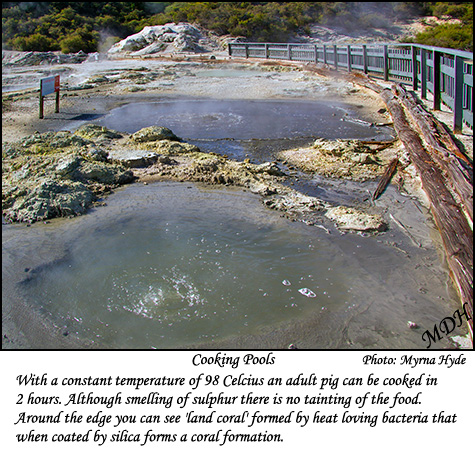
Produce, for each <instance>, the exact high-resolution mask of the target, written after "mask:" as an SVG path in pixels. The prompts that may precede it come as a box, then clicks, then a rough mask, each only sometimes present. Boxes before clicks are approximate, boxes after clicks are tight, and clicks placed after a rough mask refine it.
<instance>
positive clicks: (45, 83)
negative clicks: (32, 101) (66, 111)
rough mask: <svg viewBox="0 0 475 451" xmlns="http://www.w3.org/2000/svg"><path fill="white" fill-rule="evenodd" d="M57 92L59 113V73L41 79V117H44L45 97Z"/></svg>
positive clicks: (57, 111) (57, 110)
mask: <svg viewBox="0 0 475 451" xmlns="http://www.w3.org/2000/svg"><path fill="white" fill-rule="evenodd" d="M54 92H55V93H56V110H55V112H56V113H59V75H55V76H54V77H48V78H42V79H41V80H40V119H43V117H44V116H43V109H44V105H43V102H44V97H45V96H47V95H48V94H53V93H54Z"/></svg>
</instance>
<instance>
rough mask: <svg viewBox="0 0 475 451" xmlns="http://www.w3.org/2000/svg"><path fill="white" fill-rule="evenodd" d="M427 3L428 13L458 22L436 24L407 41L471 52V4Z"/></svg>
mask: <svg viewBox="0 0 475 451" xmlns="http://www.w3.org/2000/svg"><path fill="white" fill-rule="evenodd" d="M427 5H429V6H428V12H429V13H430V15H434V16H436V17H438V18H444V17H450V18H453V19H457V21H458V22H456V23H447V24H441V25H436V26H434V27H432V28H429V29H428V30H426V31H424V32H423V33H419V34H418V35H417V36H415V37H414V38H413V39H411V40H410V41H409V42H414V43H416V44H424V45H432V46H436V47H446V48H453V49H459V50H467V51H470V52H473V4H472V3H445V2H435V3H429V4H427Z"/></svg>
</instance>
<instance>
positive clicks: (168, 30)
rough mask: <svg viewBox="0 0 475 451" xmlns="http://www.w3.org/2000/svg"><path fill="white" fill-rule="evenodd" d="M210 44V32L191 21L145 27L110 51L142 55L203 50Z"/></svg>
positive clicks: (112, 52)
mask: <svg viewBox="0 0 475 451" xmlns="http://www.w3.org/2000/svg"><path fill="white" fill-rule="evenodd" d="M209 45H210V38H209V36H208V34H207V33H206V32H205V31H204V30H202V29H200V28H199V27H197V26H195V25H191V24H189V23H178V24H175V23H168V24H166V25H156V26H149V27H145V28H144V29H143V30H142V31H141V32H140V33H136V34H133V35H131V36H128V37H127V38H125V39H123V40H122V41H120V42H118V43H117V44H115V45H113V46H112V47H111V48H110V50H109V52H108V53H109V55H115V54H120V53H128V54H129V55H131V56H140V55H151V54H154V53H159V52H165V53H172V52H203V51H205V47H206V48H208V47H209ZM216 46H217V44H216Z"/></svg>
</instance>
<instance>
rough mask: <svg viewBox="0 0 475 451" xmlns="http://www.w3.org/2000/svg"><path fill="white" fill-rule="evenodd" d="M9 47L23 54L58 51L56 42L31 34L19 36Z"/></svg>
mask: <svg viewBox="0 0 475 451" xmlns="http://www.w3.org/2000/svg"><path fill="white" fill-rule="evenodd" d="M11 46H12V47H13V48H14V49H16V50H21V51H23V52H30V51H36V52H48V51H51V50H59V48H58V45H57V44H56V42H55V41H54V40H53V39H51V38H48V37H46V36H43V35H41V34H37V33H36V34H32V35H31V36H26V37H25V36H19V37H17V38H15V39H13V40H12V41H11Z"/></svg>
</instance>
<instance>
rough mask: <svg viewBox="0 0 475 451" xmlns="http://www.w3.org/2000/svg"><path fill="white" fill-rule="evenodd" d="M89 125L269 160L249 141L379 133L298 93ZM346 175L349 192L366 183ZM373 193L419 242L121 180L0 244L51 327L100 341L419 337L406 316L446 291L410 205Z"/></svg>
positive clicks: (429, 309) (382, 132) (156, 343)
mask: <svg viewBox="0 0 475 451" xmlns="http://www.w3.org/2000/svg"><path fill="white" fill-rule="evenodd" d="M97 123H100V124H102V125H105V126H107V127H109V128H112V129H116V130H119V131H125V132H129V133H131V132H134V131H136V130H138V129H140V128H143V127H146V126H149V125H162V126H166V127H169V128H171V129H172V130H173V131H174V132H175V134H177V135H178V136H180V137H182V138H183V139H184V140H185V141H187V142H192V143H195V144H197V145H198V146H199V147H201V148H202V149H203V150H206V151H215V152H220V153H225V154H227V155H229V156H230V157H234V158H238V159H241V158H244V157H245V156H246V155H250V156H251V158H253V159H255V160H256V161H266V160H267V161H268V160H272V159H273V155H272V152H271V150H270V149H267V150H266V147H265V146H264V147H263V146H255V145H254V144H255V142H256V141H259V140H273V146H274V145H276V146H277V147H279V145H280V146H282V147H285V146H288V147H291V146H289V145H288V142H289V139H295V142H299V140H304V141H305V140H311V139H314V137H317V136H321V137H325V138H360V139H367V140H369V139H376V140H385V139H388V138H390V137H391V134H390V131H388V130H387V129H386V128H381V129H380V128H378V127H369V126H368V124H367V123H364V122H361V119H360V118H359V116H358V113H357V111H355V110H352V109H351V108H349V107H346V106H344V105H339V104H330V103H325V102H323V103H321V102H318V103H317V102H306V101H216V100H215V101H210V100H196V99H193V100H192V99H185V100H183V99H182V100H176V99H175V100H173V99H171V100H170V99H169V100H166V101H163V102H155V103H146V104H128V105H125V106H122V107H120V108H117V109H115V110H112V111H111V112H110V113H109V114H108V115H106V116H104V117H103V118H101V119H99V120H98V121H97ZM279 140H280V144H279ZM276 143H277V144H276ZM348 186H351V184H348ZM358 186H359V188H357V189H356V193H357V194H356V195H357V196H363V195H366V194H365V193H366V190H367V189H371V188H372V187H373V185H371V184H369V185H368V184H366V185H364V186H363V185H361V186H360V185H358ZM358 190H359V191H358ZM328 196H330V197H331V194H329V195H328ZM385 196H386V199H387V200H383V202H389V203H394V202H397V203H400V204H404V212H405V214H406V215H408V216H410V217H411V218H413V222H414V224H415V225H414V234H415V235H417V236H419V237H420V240H421V243H422V246H421V247H418V246H414V244H413V243H412V242H411V240H410V239H409V237H408V236H407V235H405V234H404V233H403V232H402V231H401V230H400V229H398V228H397V227H392V228H391V229H390V231H388V232H387V233H385V234H383V235H380V236H374V237H368V236H359V235H357V234H343V235H342V234H340V233H339V232H338V231H337V230H336V229H335V228H334V227H332V226H331V225H327V230H324V229H321V228H318V227H309V226H307V225H305V224H302V223H294V222H291V221H289V220H288V219H285V218H283V217H281V215H280V214H279V213H278V212H275V211H270V210H267V209H265V208H264V207H263V205H262V204H261V202H260V199H259V198H258V197H257V196H255V195H253V194H251V193H248V192H244V191H243V190H241V189H236V188H207V187H204V186H200V185H199V184H189V183H178V182H167V183H156V184H149V185H147V186H143V185H130V186H127V187H125V188H121V189H120V190H117V192H116V193H114V194H113V195H111V196H110V197H108V198H107V207H106V208H98V209H95V210H93V211H91V213H89V214H87V215H85V216H82V217H78V218H74V219H60V220H55V221H52V222H51V223H50V224H35V225H33V226H32V227H31V228H30V229H29V231H28V233H23V232H24V226H20V225H8V226H6V227H5V226H4V230H3V235H4V253H5V252H7V253H8V254H9V255H10V256H11V259H12V260H15V261H18V262H23V261H25V258H26V256H27V254H26V252H28V255H33V257H31V258H32V262H30V263H29V267H28V268H25V269H24V270H25V276H24V278H23V280H22V281H21V283H20V292H21V296H22V297H24V298H25V299H26V300H27V301H28V302H29V303H32V304H33V305H35V306H36V308H37V309H38V311H39V313H40V314H41V315H42V316H43V317H44V318H46V319H47V321H50V322H51V323H52V324H54V325H55V326H57V327H58V328H60V329H61V330H62V331H63V333H64V335H71V336H74V337H77V339H78V340H79V341H80V342H84V343H89V344H95V345H98V346H100V347H105V348H143V349H149V348H179V347H193V346H198V347H210V346H222V347H229V348H240V347H253V348H285V347H287V346H288V345H289V344H290V343H295V344H297V345H298V346H299V347H301V348H309V347H310V348H320V349H327V348H341V347H346V348H348V347H350V348H351V347H354V348H371V347H373V348H374V347H376V348H423V347H425V346H424V344H423V343H422V341H421V337H420V333H417V332H416V331H414V330H411V329H410V328H408V327H407V322H408V321H415V322H417V323H418V324H420V326H421V327H426V328H429V327H430V326H431V325H432V324H434V323H435V322H436V321H437V320H440V319H441V318H444V317H445V316H449V315H450V312H453V311H454V309H455V308H456V307H457V303H456V301H455V300H454V299H455V297H454V295H453V292H452V290H451V288H450V284H448V283H447V275H446V271H445V268H444V267H443V266H442V265H441V264H440V262H439V257H438V254H437V248H436V245H435V244H434V242H433V241H432V240H431V238H430V236H431V235H432V236H434V235H435V234H434V233H433V228H432V227H431V225H430V223H428V221H427V217H426V215H425V213H424V211H423V209H421V208H420V207H419V206H418V205H416V203H415V202H413V201H411V200H410V199H408V198H406V197H402V196H401V195H400V194H399V193H397V191H396V190H395V189H393V188H392V187H390V188H389V189H388V192H387V195H385ZM328 232H330V233H328ZM394 243H396V244H397V246H395V245H394ZM20 264H21V263H20ZM17 269H18V270H19V271H22V270H23V269H22V268H17ZM454 307H455V308H454ZM424 330H425V329H424Z"/></svg>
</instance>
